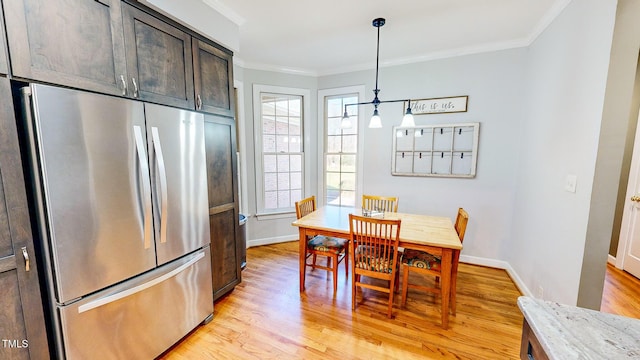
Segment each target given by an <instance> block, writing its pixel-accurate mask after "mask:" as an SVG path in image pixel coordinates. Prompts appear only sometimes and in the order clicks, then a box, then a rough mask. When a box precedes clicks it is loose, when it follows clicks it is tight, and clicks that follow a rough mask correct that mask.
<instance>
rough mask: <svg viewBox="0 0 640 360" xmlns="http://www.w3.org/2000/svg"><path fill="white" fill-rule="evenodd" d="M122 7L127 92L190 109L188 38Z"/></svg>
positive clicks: (127, 6)
mask: <svg viewBox="0 0 640 360" xmlns="http://www.w3.org/2000/svg"><path fill="white" fill-rule="evenodd" d="M122 6H123V12H122V15H123V24H124V36H125V47H126V57H127V71H128V74H129V81H130V82H129V86H130V88H129V93H130V94H131V95H132V96H133V97H134V98H138V99H140V100H145V101H150V102H156V103H160V104H165V105H172V106H177V107H182V108H189V109H193V108H194V106H195V104H194V92H193V60H192V55H191V35H189V34H187V33H185V32H183V31H182V30H180V29H178V28H175V27H173V26H171V25H169V24H167V23H166V22H164V21H162V20H160V19H158V18H156V17H154V16H151V15H150V14H148V13H146V12H144V11H142V10H139V9H137V8H135V7H133V6H130V5H126V4H123V5H122Z"/></svg>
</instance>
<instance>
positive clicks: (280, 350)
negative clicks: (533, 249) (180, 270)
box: [162, 242, 523, 360]
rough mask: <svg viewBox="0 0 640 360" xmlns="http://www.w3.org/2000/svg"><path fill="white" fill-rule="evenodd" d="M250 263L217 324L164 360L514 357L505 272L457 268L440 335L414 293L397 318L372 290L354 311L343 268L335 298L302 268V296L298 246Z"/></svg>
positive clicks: (514, 318) (427, 298)
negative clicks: (451, 307) (451, 311)
mask: <svg viewBox="0 0 640 360" xmlns="http://www.w3.org/2000/svg"><path fill="white" fill-rule="evenodd" d="M247 264H248V265H247V268H246V269H245V270H244V271H243V273H242V277H243V278H242V283H241V284H240V285H239V286H237V287H236V288H235V290H233V291H232V292H231V293H230V294H229V295H228V296H226V297H224V298H222V299H220V300H219V301H218V302H216V304H215V311H214V319H213V320H212V321H211V322H210V323H209V324H207V325H205V326H201V327H198V328H197V329H196V330H194V331H193V332H192V333H191V334H190V335H189V336H187V337H186V338H185V339H183V341H182V342H180V343H179V344H177V345H176V346H175V347H174V348H172V349H171V350H169V351H168V352H167V353H165V354H164V355H163V357H162V359H174V360H175V359H179V360H182V359H367V360H372V359H418V358H419V359H430V358H431V359H518V354H519V345H520V336H521V329H522V321H523V317H522V314H521V313H520V310H519V309H518V306H517V304H516V300H517V298H518V296H519V295H520V292H519V291H518V289H517V288H516V286H515V285H514V284H513V282H512V281H511V279H510V278H509V276H508V275H507V273H506V272H505V271H503V270H498V269H491V268H485V267H480V266H472V265H466V264H461V265H460V268H459V273H458V300H457V301H458V306H457V315H456V316H451V318H450V322H449V329H448V330H443V329H442V328H441V327H440V312H439V309H440V307H439V304H440V300H439V299H436V298H435V297H434V295H432V294H427V293H421V292H419V291H416V290H413V289H410V290H409V298H408V302H407V307H406V308H405V309H400V308H399V307H398V306H396V307H394V315H395V318H394V319H387V318H386V305H385V303H386V297H385V294H380V293H376V292H374V291H365V292H364V294H365V296H366V300H365V301H364V302H363V303H362V302H361V303H360V304H359V305H358V307H357V308H356V311H355V312H352V311H351V288H350V283H349V280H347V279H346V278H345V276H344V266H340V274H339V280H338V291H337V295H336V298H335V299H334V298H333V285H332V281H331V274H330V273H329V272H326V271H322V270H314V271H311V270H310V269H309V270H307V271H308V272H307V280H306V291H305V292H304V293H300V292H299V290H298V244H297V242H292V243H283V244H276V245H268V246H261V247H256V248H250V249H248V251H247ZM412 281H416V282H425V281H426V280H425V278H422V277H413V276H412ZM429 281H432V280H429ZM395 304H396V305H399V304H400V296H399V294H397V297H396V299H395Z"/></svg>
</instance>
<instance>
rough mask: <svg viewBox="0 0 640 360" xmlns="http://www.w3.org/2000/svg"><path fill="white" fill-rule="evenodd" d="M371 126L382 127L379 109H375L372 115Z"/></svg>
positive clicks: (373, 127) (374, 127)
mask: <svg viewBox="0 0 640 360" xmlns="http://www.w3.org/2000/svg"><path fill="white" fill-rule="evenodd" d="M369 127H370V128H372V129H378V128H381V127H382V119H380V114H378V109H375V110H373V116H371V120H370V121H369Z"/></svg>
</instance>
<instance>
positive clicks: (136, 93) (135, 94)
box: [131, 77, 138, 98]
mask: <svg viewBox="0 0 640 360" xmlns="http://www.w3.org/2000/svg"><path fill="white" fill-rule="evenodd" d="M131 82H132V83H133V97H134V98H137V97H138V83H136V78H134V77H132V78H131Z"/></svg>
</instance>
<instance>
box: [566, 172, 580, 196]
mask: <svg viewBox="0 0 640 360" xmlns="http://www.w3.org/2000/svg"><path fill="white" fill-rule="evenodd" d="M577 182H578V177H577V176H575V175H567V179H566V180H565V183H564V189H565V190H566V191H568V192H570V193H575V192H576V183H577Z"/></svg>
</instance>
